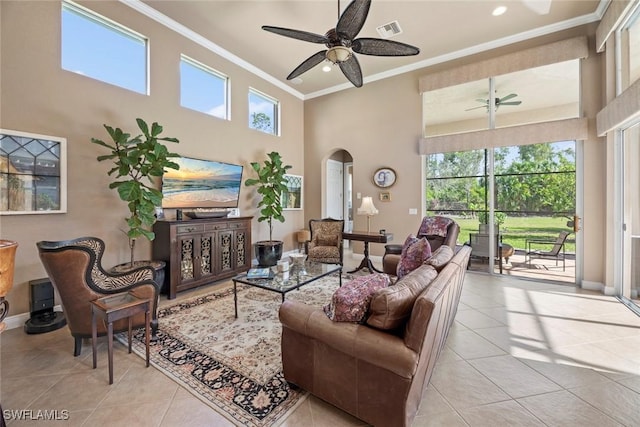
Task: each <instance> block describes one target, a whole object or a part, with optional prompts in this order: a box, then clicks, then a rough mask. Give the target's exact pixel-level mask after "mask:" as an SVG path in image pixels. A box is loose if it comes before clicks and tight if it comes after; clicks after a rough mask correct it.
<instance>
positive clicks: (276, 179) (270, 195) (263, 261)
mask: <svg viewBox="0 0 640 427" xmlns="http://www.w3.org/2000/svg"><path fill="white" fill-rule="evenodd" d="M267 157H268V159H266V160H265V161H264V162H263V163H262V164H260V163H258V162H251V167H252V168H253V170H254V171H255V172H256V173H257V174H258V178H249V179H247V180H246V181H245V182H244V185H246V186H253V185H255V186H257V187H258V190H257V191H258V194H260V195H261V196H262V199H261V200H260V202H259V203H258V208H260V216H259V217H258V222H263V221H267V223H268V224H269V240H262V241H259V242H256V244H255V253H256V258H257V260H258V264H259V265H260V266H261V267H270V266H273V265H276V264H277V263H278V260H279V259H280V258H281V257H282V245H283V242H282V241H281V240H273V222H274V221H275V220H277V221H280V222H284V216H283V215H282V203H281V197H282V193H283V192H284V191H286V190H287V185H286V183H287V181H286V180H285V178H284V176H285V174H286V173H287V170H289V169H291V165H284V164H283V163H282V157H281V156H280V153H278V152H275V151H272V152H271V153H268V154H267Z"/></svg>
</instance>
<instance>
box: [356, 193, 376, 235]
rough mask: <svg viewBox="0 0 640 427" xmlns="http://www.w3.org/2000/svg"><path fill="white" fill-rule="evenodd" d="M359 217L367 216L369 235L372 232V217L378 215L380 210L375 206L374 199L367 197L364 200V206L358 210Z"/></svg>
mask: <svg viewBox="0 0 640 427" xmlns="http://www.w3.org/2000/svg"><path fill="white" fill-rule="evenodd" d="M358 215H366V216H367V233H370V232H371V217H372V216H373V215H378V209H376V207H375V206H373V199H372V198H371V197H369V196H365V197H363V198H362V204H361V205H360V207H359V208H358Z"/></svg>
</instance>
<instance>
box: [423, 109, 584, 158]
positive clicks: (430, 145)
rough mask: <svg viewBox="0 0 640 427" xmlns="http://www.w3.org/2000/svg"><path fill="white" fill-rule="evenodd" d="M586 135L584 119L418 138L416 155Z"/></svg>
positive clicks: (524, 143) (532, 142)
mask: <svg viewBox="0 0 640 427" xmlns="http://www.w3.org/2000/svg"><path fill="white" fill-rule="evenodd" d="M587 135H588V120H587V119H586V118H577V119H566V120H556V121H551V122H544V123H534V124H529V125H522V126H512V127H506V128H499V129H489V130H482V131H477V132H468V133H458V134H453V135H442V136H432V137H427V138H421V139H420V142H419V144H418V151H419V154H422V155H426V154H434V153H450V152H455V151H469V150H478V149H483V148H488V147H490V148H495V147H509V146H513V145H529V144H538V143H545V142H559V141H574V140H576V141H579V140H584V139H587Z"/></svg>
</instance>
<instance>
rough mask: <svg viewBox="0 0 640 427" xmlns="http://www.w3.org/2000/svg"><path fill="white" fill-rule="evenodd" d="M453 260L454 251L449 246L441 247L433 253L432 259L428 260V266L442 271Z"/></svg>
mask: <svg viewBox="0 0 640 427" xmlns="http://www.w3.org/2000/svg"><path fill="white" fill-rule="evenodd" d="M451 258H453V249H451V248H450V247H449V246H447V245H443V246H440V247H439V248H438V249H436V250H435V251H433V253H432V254H431V258H429V259H428V260H427V264H429V265H432V266H433V267H434V268H435V269H436V270H438V271H440V270H442V269H443V268H444V266H445V265H447V264H448V263H449V261H451Z"/></svg>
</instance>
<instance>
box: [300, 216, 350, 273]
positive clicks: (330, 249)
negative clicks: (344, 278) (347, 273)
mask: <svg viewBox="0 0 640 427" xmlns="http://www.w3.org/2000/svg"><path fill="white" fill-rule="evenodd" d="M309 230H311V239H310V240H309V241H308V242H307V243H306V245H305V246H306V252H307V259H309V260H311V261H316V262H322V263H327V264H340V265H342V259H343V243H342V242H343V239H342V232H343V231H344V221H343V220H341V219H333V218H324V219H312V220H309Z"/></svg>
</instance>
